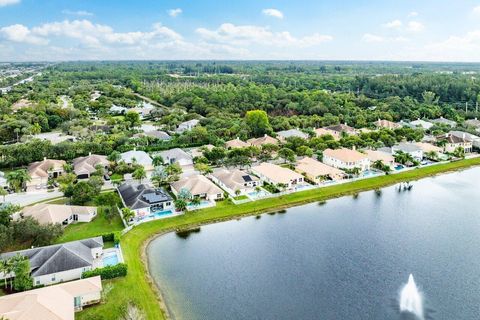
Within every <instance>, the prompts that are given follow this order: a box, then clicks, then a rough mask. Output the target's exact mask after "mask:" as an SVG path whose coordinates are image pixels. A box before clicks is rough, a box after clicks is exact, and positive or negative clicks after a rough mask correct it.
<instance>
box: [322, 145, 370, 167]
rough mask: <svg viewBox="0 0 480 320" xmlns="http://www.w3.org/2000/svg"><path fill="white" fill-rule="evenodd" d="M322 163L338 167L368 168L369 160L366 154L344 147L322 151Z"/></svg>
mask: <svg viewBox="0 0 480 320" xmlns="http://www.w3.org/2000/svg"><path fill="white" fill-rule="evenodd" d="M323 163H325V164H327V165H329V166H331V167H334V168H339V169H348V170H351V169H354V168H358V169H360V170H361V171H365V170H368V169H370V160H369V159H368V156H367V155H366V154H364V153H361V152H358V151H356V150H351V149H346V148H342V149H327V150H325V151H323Z"/></svg>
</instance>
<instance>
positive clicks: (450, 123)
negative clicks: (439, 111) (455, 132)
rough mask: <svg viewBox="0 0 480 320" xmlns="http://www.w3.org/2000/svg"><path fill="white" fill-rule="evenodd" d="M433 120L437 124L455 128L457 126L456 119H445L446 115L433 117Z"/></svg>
mask: <svg viewBox="0 0 480 320" xmlns="http://www.w3.org/2000/svg"><path fill="white" fill-rule="evenodd" d="M432 122H433V123H435V124H439V125H445V126H449V127H451V128H454V127H456V126H457V122H456V121H453V120H448V119H445V118H444V117H440V118H437V119H433V120H432Z"/></svg>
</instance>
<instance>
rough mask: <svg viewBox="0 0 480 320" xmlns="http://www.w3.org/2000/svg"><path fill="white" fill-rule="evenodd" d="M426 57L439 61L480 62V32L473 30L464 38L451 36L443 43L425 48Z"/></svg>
mask: <svg viewBox="0 0 480 320" xmlns="http://www.w3.org/2000/svg"><path fill="white" fill-rule="evenodd" d="M424 51H425V56H426V57H427V58H428V59H432V60H437V61H467V62H478V61H480V58H479V56H478V52H479V51H480V30H473V31H470V32H468V33H466V34H465V35H463V36H450V37H449V38H448V39H446V40H445V41H442V42H437V43H431V44H428V45H426V46H425V49H424Z"/></svg>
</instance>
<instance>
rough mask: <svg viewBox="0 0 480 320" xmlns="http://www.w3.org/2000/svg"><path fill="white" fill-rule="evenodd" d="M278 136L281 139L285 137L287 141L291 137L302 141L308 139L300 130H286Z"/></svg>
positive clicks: (278, 133)
mask: <svg viewBox="0 0 480 320" xmlns="http://www.w3.org/2000/svg"><path fill="white" fill-rule="evenodd" d="M277 135H279V136H280V137H283V138H285V139H287V138H290V137H299V138H302V139H307V138H308V135H307V134H306V133H304V132H302V131H300V130H298V129H290V130H284V131H279V132H277Z"/></svg>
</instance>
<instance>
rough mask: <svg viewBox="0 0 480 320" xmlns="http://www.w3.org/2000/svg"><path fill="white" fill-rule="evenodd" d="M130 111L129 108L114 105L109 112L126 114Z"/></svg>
mask: <svg viewBox="0 0 480 320" xmlns="http://www.w3.org/2000/svg"><path fill="white" fill-rule="evenodd" d="M127 111H128V108H125V107H121V106H117V105H115V104H114V105H112V106H111V107H110V109H109V112H110V113H111V114H114V115H120V114H125V113H126V112H127Z"/></svg>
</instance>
